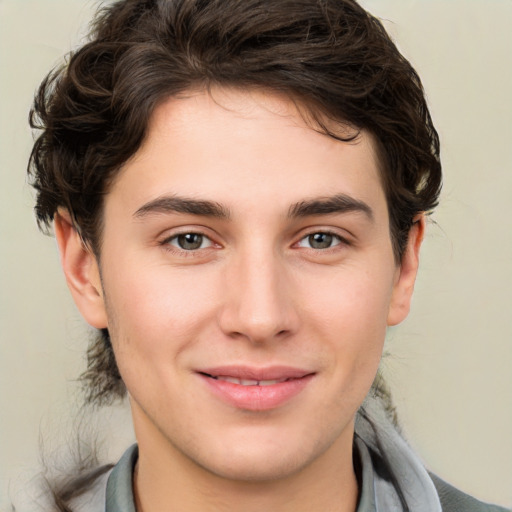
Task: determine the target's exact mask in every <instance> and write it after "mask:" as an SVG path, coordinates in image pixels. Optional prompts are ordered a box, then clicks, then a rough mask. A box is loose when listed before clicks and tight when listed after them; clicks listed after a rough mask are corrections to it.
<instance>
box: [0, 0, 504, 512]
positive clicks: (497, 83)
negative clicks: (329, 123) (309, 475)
mask: <svg viewBox="0 0 512 512" xmlns="http://www.w3.org/2000/svg"><path fill="white" fill-rule="evenodd" d="M364 4H365V5H366V6H367V7H368V8H369V9H370V10H371V11H372V12H374V13H375V14H377V15H379V16H381V17H382V18H384V19H385V20H386V22H385V23H386V26H387V27H388V29H389V30H390V32H391V33H392V34H393V36H394V37H395V39H396V40H397V42H398V44H399V46H400V48H401V49H402V50H403V52H404V53H405V55H406V56H407V57H408V58H410V59H411V60H412V62H413V64H414V65H415V66H416V68H417V69H418V71H419V73H420V75H421V76H422V78H423V81H424V85H425V88H426V91H427V94H428V97H429V101H430V104H431V108H432V113H433V117H434V120H435V121H436V124H437V126H438V128H439V131H440V135H441V138H442V143H443V146H442V147H443V162H444V171H445V187H444V193H443V196H442V205H441V207H440V208H439V210H438V212H437V213H436V214H435V216H434V219H435V221H436V222H437V224H436V225H431V226H430V227H429V231H428V236H427V240H426V244H425V247H424V252H423V259H422V266H421V271H420V276H419V282H418V285H417V290H416V298H415V302H414V304H413V311H412V313H411V315H410V318H409V319H408V320H407V321H406V322H405V323H404V324H403V325H402V326H400V327H398V328H396V329H394V330H392V331H391V332H390V336H389V343H388V350H389V352H390V353H391V355H390V356H389V357H388V358H387V359H386V363H385V369H386V374H387V376H388V379H389V380H390V382H391V384H392V387H393V390H394V394H395V398H396V400H397V402H398V405H399V411H400V415H401V418H402V422H403V424H404V426H405V429H406V432H407V436H408V439H409V440H410V442H411V443H412V445H413V446H414V447H415V448H417V449H418V451H419V452H420V453H421V455H422V457H423V459H424V461H425V463H426V464H427V466H428V467H429V468H430V469H432V470H433V471H434V472H436V473H438V474H439V475H441V476H442V477H444V478H445V479H447V480H449V481H450V482H452V483H453V484H455V485H456V486H458V487H460V488H461V489H463V490H465V491H467V492H470V493H471V494H474V495H476V496H477V497H480V498H481V499H485V500H490V501H494V502H497V503H500V504H503V505H508V506H510V505H512V442H511V433H512V403H511V402H512V377H511V375H512V373H511V367H512V343H511V342H512V214H511V211H510V210H511V207H512V99H511V98H512V62H511V60H512V59H511V53H512V30H511V27H512V1H511V0H450V1H446V0H443V1H441V0H437V1H436V0H430V1H427V0H423V1H421V0H366V1H365V2H364ZM94 5H95V4H94V3H93V2H91V1H84V0H0V59H1V61H0V78H1V81H0V101H1V106H0V116H1V122H0V173H1V174H0V176H1V185H0V340H1V354H0V411H1V413H0V510H4V509H7V504H8V503H9V501H10V500H14V501H15V502H16V503H22V502H23V501H24V499H23V496H24V495H26V494H29V495H31V496H32V495H34V492H35V491H28V488H29V483H27V482H32V484H33V483H34V481H33V480H30V479H31V477H32V475H33V473H34V470H35V468H37V465H38V458H39V441H40V438H41V439H42V440H43V441H44V444H45V449H46V451H47V452H49V453H50V454H53V453H54V452H53V450H54V449H57V448H58V447H59V446H61V445H62V446H66V436H67V435H68V433H69V432H72V430H73V427H72V418H73V416H74V412H73V411H74V410H75V409H76V402H77V397H76V385H75V383H74V382H73V379H74V378H76V376H77V375H78V373H79V371H80V369H81V368H82V367H83V353H84V347H85V345H86V336H87V334H86V333H87V328H86V327H85V326H84V325H83V322H82V320H81V319H80V317H79V315H78V314H77V312H76V311H75V309H74V306H73V305H72V304H71V301H70V299H69V297H68V293H67V290H66V288H65V285H64V281H63V279H62V277H61V273H60V269H59V264H58V258H57V252H56V249H55V242H54V240H53V239H51V238H47V237H43V236H41V235H40V234H39V233H38V232H37V230H36V227H35V222H34V220H33V215H32V210H31V209H32V202H33V201H32V192H31V190H30V189H29V187H28V186H27V185H26V179H25V174H24V168H25V165H26V161H27V158H28V154H29V151H30V147H31V140H32V139H31V134H30V131H29V129H28V127H27V123H26V117H27V112H28V109H29V106H30V103H31V98H32V95H33V91H34V89H35V87H36V85H37V84H38V82H39V81H40V79H41V78H42V77H43V75H44V73H45V72H46V71H47V70H48V69H49V68H50V67H51V66H53V65H54V64H56V63H58V62H59V59H60V56H61V55H62V54H63V53H64V52H65V51H67V50H68V49H70V48H72V47H73V46H75V45H76V44H77V43H78V41H79V38H77V33H78V32H79V30H80V31H81V32H82V33H83V30H84V27H85V26H86V24H87V21H88V19H89V18H90V15H91V12H92V10H93V8H94ZM99 426H100V428H101V429H102V430H103V431H105V432H106V434H105V436H106V442H105V446H106V447H108V456H109V457H110V458H111V459H113V460H115V459H116V458H117V457H118V456H119V454H120V452H121V451H122V450H123V448H124V447H126V446H127V444H128V443H129V442H130V439H131V432H130V427H129V421H128V420H127V414H126V411H125V410H123V409H122V408H121V409H117V410H115V411H114V412H112V413H110V412H108V411H107V412H105V413H104V414H103V419H102V420H99ZM20 510H25V509H24V508H23V505H22V506H21V507H20ZM26 510H31V508H26Z"/></svg>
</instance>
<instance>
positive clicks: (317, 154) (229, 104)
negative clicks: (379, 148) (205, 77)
mask: <svg viewBox="0 0 512 512" xmlns="http://www.w3.org/2000/svg"><path fill="white" fill-rule="evenodd" d="M335 128H336V130H338V133H340V135H341V136H343V137H347V135H352V133H350V132H349V130H348V128H347V127H343V126H341V125H340V126H337V127H335ZM334 193H343V194H347V195H350V196H352V197H354V198H356V199H358V200H362V201H365V202H371V203H374V204H375V206H376V207H377V208H379V207H381V206H384V209H385V198H384V193H383V189H382V186H381V180H380V172H379V165H378V160H377V153H376V147H375V143H374V141H373V139H372V137H371V136H370V135H369V134H368V133H366V132H364V131H363V132H361V133H360V134H359V135H358V136H357V137H356V138H355V139H354V140H353V141H351V142H341V141H338V140H336V139H334V138H333V137H329V136H327V135H325V134H324V133H321V132H320V131H319V130H315V128H314V127H312V126H311V125H310V124H309V123H308V122H307V121H306V120H305V116H303V115H302V113H301V112H300V111H299V109H298V108H297V104H296V103H295V102H294V101H292V100H290V99H289V98H287V97H285V96H283V95H278V94H273V93H269V92H263V91H255V90H249V91H240V90H237V89H220V88H218V89H213V90H212V91H210V92H206V91H191V92H189V93H187V94H183V95H182V96H180V97H172V98H169V99H167V100H166V101H165V102H163V103H162V104H160V105H159V106H158V107H157V108H156V109H155V111H154V112H153V115H152V117H151V119H150V123H149V125H148V132H147V136H146V139H145V141H144V143H143V145H142V146H141V148H140V149H139V150H138V151H137V153H136V154H135V155H134V157H133V158H132V159H131V160H130V161H129V162H128V163H127V164H126V165H125V166H124V168H123V169H122V170H121V172H120V173H119V176H118V179H117V180H116V182H115V184H114V187H113V188H112V190H111V194H109V196H110V195H112V194H113V195H116V196H119V197H121V198H122V200H123V201H124V202H125V203H126V202H127V201H128V202H132V203H133V204H134V206H135V203H144V202H147V201H150V200H151V199H154V198H155V197H158V196H160V195H162V194H178V195H185V196H187V197H196V198H204V199H213V200H216V201H218V202H221V203H222V204H225V205H227V206H228V207H234V206H239V207H242V206H249V205H254V204H255V203H260V205H262V206H266V207H267V208H268V209H272V208H281V209H285V208H287V207H288V206H289V205H290V204H291V203H295V202H297V201H300V200H301V199H303V198H304V197H307V196H311V197H312V196H315V197H318V196H330V195H332V194H334ZM108 202H109V200H108V198H107V203H108Z"/></svg>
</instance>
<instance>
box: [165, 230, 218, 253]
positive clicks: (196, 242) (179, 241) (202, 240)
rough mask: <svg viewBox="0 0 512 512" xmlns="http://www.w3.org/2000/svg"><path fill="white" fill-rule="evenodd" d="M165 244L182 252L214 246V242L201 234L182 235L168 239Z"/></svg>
mask: <svg viewBox="0 0 512 512" xmlns="http://www.w3.org/2000/svg"><path fill="white" fill-rule="evenodd" d="M165 243H167V244H169V245H173V246H174V247H177V248H178V249H181V250H182V251H196V250H198V249H205V248H206V247H211V246H212V241H211V240H210V239H209V238H208V237H207V236H205V235H202V234H200V233H181V234H179V235H175V236H173V237H171V238H169V239H167V240H166V242H165Z"/></svg>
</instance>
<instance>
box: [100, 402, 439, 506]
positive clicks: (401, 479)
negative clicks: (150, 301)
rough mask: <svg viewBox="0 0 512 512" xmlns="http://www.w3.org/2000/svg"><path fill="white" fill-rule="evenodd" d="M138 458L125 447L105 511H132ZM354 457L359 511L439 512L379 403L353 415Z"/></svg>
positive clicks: (429, 488) (434, 495)
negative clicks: (356, 464)
mask: <svg viewBox="0 0 512 512" xmlns="http://www.w3.org/2000/svg"><path fill="white" fill-rule="evenodd" d="M376 425H378V428H376ZM138 454H139V451H138V447H137V445H133V446H131V447H130V448H128V450H127V451H126V452H125V453H124V455H123V456H122V458H121V460H120V461H119V462H118V463H117V464H116V466H115V467H114V469H113V470H112V472H111V473H110V476H109V478H108V482H107V489H106V508H105V512H119V510H122V511H123V512H136V510H135V504H134V497H133V485H132V479H133V470H134V468H135V463H136V462H137V458H138ZM354 454H355V457H357V458H358V462H359V465H360V476H359V479H360V487H361V491H360V496H359V505H358V507H357V512H388V511H389V510H403V509H404V503H406V504H407V507H408V508H409V510H411V511H414V512H441V505H440V502H439V498H438V495H437V491H436V489H435V487H434V484H433V482H432V479H431V478H430V476H429V475H428V473H427V471H426V470H425V468H424V467H423V465H422V463H421V461H420V460H419V459H418V457H417V456H416V455H415V454H414V453H413V451H412V450H411V449H410V447H409V446H408V445H407V443H406V442H405V441H404V439H403V438H402V437H401V436H400V435H399V434H398V432H397V431H396V429H395V427H394V426H393V425H391V423H390V422H389V420H388V419H387V416H386V414H385V412H384V411H383V409H382V407H381V405H380V404H379V402H378V401H375V400H372V399H369V400H368V399H367V400H366V401H365V403H364V404H363V407H362V408H361V410H360V412H359V413H358V415H357V420H356V435H355V437H354Z"/></svg>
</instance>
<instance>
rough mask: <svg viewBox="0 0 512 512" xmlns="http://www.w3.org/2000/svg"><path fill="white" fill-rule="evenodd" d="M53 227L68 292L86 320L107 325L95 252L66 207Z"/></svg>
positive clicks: (94, 325)
mask: <svg viewBox="0 0 512 512" xmlns="http://www.w3.org/2000/svg"><path fill="white" fill-rule="evenodd" d="M54 230H55V237H56V239H57V244H58V246H59V252H60V262H61V265H62V269H63V270H64V274H65V276H66V281H67V283H68V287H69V289H70V291H71V295H72V296H73V299H74V301H75V304H76V306H77V307H78V310H79V311H80V313H81V314H82V316H83V317H84V319H85V320H86V322H87V323H88V324H90V325H92V326H93V327H96V328H97V329H102V328H104V327H107V314H106V308H105V302H104V298H103V289H102V286H101V279H100V272H99V267H98V262H97V260H96V256H95V255H94V253H93V252H92V251H91V249H90V248H88V247H86V245H85V244H84V242H83V240H82V238H81V237H80V235H79V234H78V231H77V230H76V228H75V226H74V225H73V222H72V220H71V216H70V215H69V213H68V212H67V210H63V209H59V211H58V212H57V213H56V215H55V218H54Z"/></svg>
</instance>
